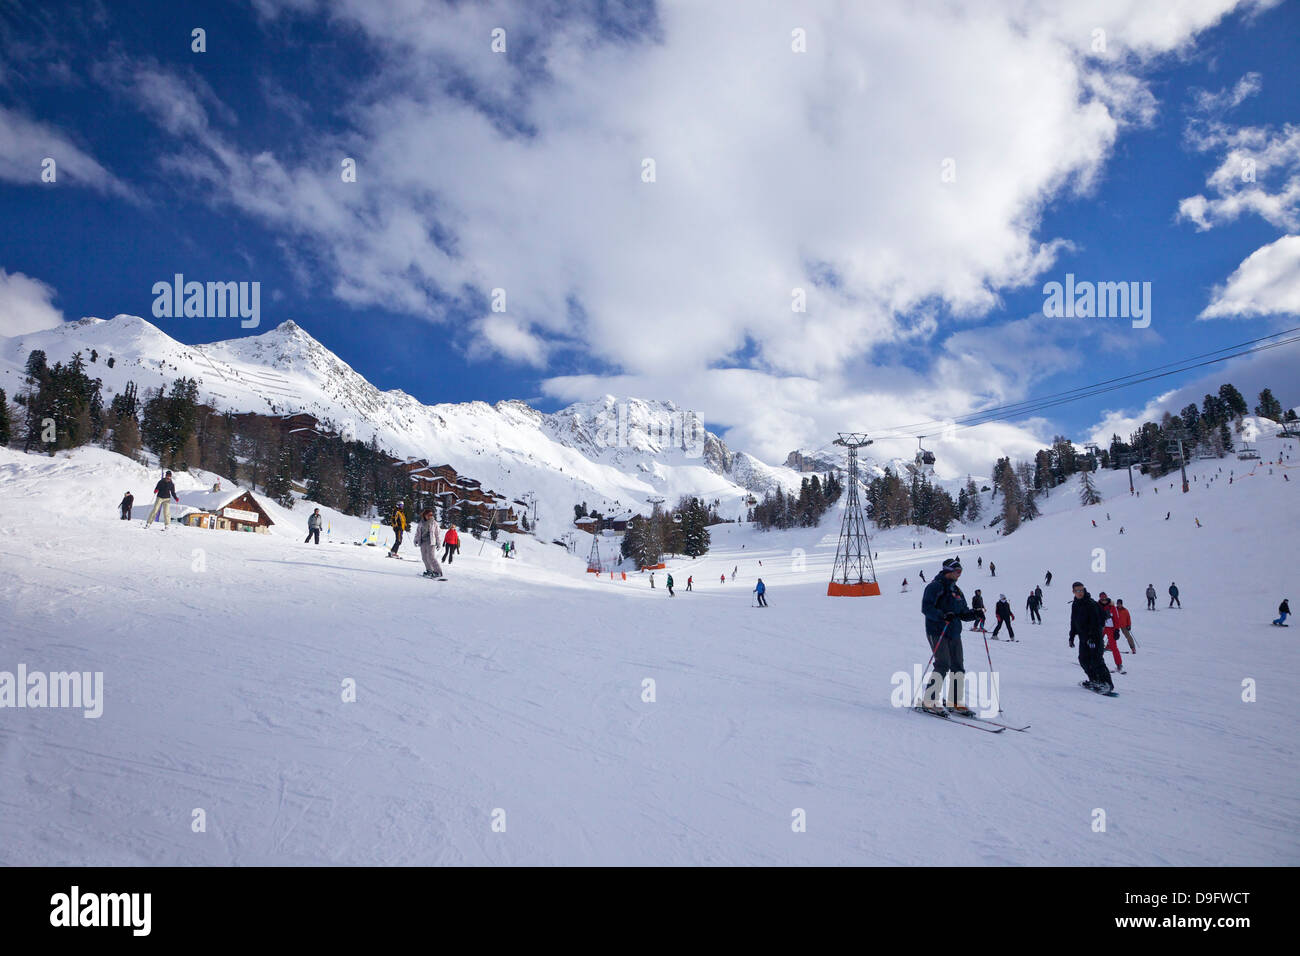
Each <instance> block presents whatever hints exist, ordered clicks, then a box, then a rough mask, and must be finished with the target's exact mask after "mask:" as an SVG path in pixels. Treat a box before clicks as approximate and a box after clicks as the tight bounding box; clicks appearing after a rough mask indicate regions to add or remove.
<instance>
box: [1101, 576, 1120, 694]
mask: <svg viewBox="0 0 1300 956" xmlns="http://www.w3.org/2000/svg"><path fill="white" fill-rule="evenodd" d="M1097 603H1098V604H1100V605H1101V613H1102V622H1103V627H1102V632H1101V633H1102V637H1103V639H1104V640H1105V646H1106V650H1108V651H1110V652H1111V654H1113V655H1114V656H1115V669H1116V670H1118V671H1119V672H1120V673H1121V674H1123V673H1124V661H1123V660H1121V659H1120V656H1119V645H1118V644H1116V643H1115V637H1116V634H1117V632H1118V630H1119V625H1118V624H1117V623H1116V619H1115V610H1116V608H1115V605H1114V604H1111V603H1110V598H1108V597H1107V596H1106V592H1105V591H1102V592H1101V593H1100V594H1098V595H1097Z"/></svg>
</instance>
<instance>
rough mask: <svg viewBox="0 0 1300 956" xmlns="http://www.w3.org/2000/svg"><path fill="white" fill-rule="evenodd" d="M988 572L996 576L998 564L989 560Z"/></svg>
mask: <svg viewBox="0 0 1300 956" xmlns="http://www.w3.org/2000/svg"><path fill="white" fill-rule="evenodd" d="M989 574H990V575H992V576H993V577H995V578H996V577H997V576H998V566H997V565H996V564H994V563H993V562H992V561H990V562H989Z"/></svg>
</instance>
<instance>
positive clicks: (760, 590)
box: [754, 578, 767, 607]
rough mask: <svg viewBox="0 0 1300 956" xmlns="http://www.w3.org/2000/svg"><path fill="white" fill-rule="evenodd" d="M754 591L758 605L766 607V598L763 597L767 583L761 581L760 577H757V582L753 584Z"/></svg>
mask: <svg viewBox="0 0 1300 956" xmlns="http://www.w3.org/2000/svg"><path fill="white" fill-rule="evenodd" d="M754 593H755V594H757V595H758V606H759V607H767V598H766V597H765V595H766V594H767V585H766V584H764V583H763V579H762V578H759V579H758V583H757V584H755V585H754Z"/></svg>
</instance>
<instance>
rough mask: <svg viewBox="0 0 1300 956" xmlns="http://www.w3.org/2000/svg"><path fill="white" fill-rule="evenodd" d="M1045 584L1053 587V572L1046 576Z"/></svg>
mask: <svg viewBox="0 0 1300 956" xmlns="http://www.w3.org/2000/svg"><path fill="white" fill-rule="evenodd" d="M1043 583H1044V584H1046V585H1047V586H1048V587H1049V588H1050V587H1051V586H1052V572H1051V571H1048V572H1047V576H1046V577H1045V578H1043Z"/></svg>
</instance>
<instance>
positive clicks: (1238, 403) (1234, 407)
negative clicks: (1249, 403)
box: [1219, 383, 1247, 418]
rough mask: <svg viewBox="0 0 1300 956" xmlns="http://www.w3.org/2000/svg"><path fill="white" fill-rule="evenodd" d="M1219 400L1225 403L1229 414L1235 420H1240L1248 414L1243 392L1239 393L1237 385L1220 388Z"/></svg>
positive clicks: (1224, 385)
mask: <svg viewBox="0 0 1300 956" xmlns="http://www.w3.org/2000/svg"><path fill="white" fill-rule="evenodd" d="M1219 400H1220V401H1221V402H1223V405H1224V407H1225V408H1226V409H1227V410H1228V414H1230V415H1232V416H1233V417H1235V418H1240V417H1241V416H1242V415H1245V414H1246V412H1247V407H1246V399H1245V397H1243V396H1242V394H1241V392H1239V391H1237V387H1236V386H1235V385H1229V384H1226V383H1225V384H1223V385H1220V386H1219Z"/></svg>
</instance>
